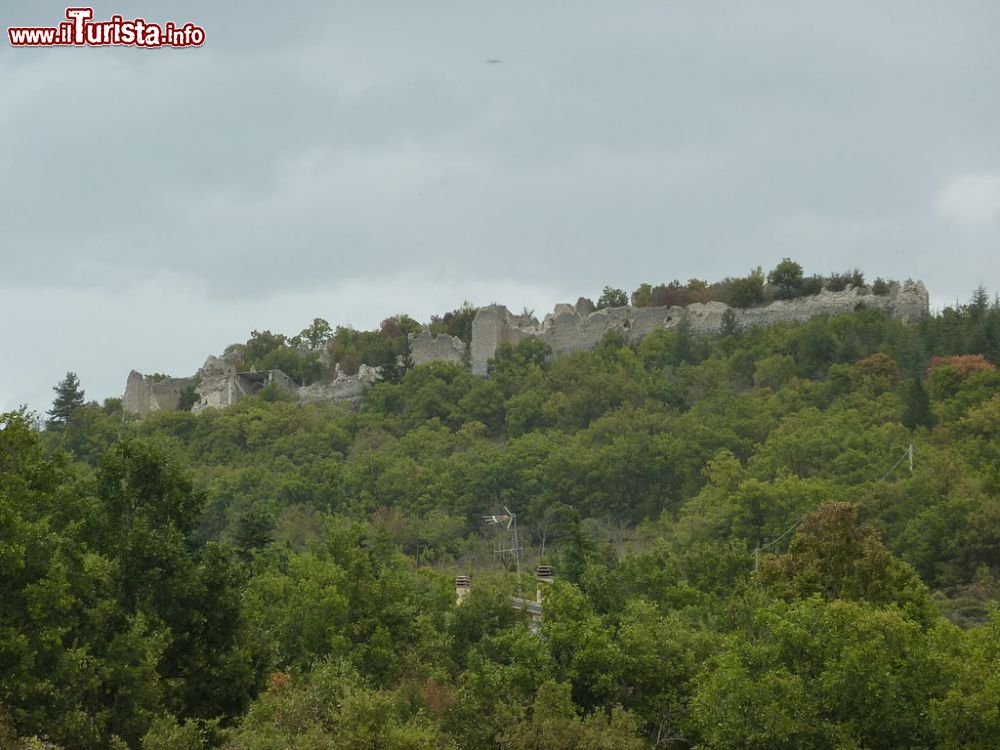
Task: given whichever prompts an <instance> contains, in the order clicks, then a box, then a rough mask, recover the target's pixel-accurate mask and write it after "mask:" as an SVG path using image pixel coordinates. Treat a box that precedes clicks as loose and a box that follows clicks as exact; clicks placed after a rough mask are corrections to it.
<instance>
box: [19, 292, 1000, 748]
mask: <svg viewBox="0 0 1000 750" xmlns="http://www.w3.org/2000/svg"><path fill="white" fill-rule="evenodd" d="M757 280H758V281H760V282H761V284H763V276H762V275H758V276H757ZM693 281H696V280H693ZM807 281H808V280H807ZM756 283H757V282H756V281H754V282H753V283H752V285H754V286H755V285H756ZM803 283H805V282H803ZM697 286H698V285H697V284H695V287H697ZM683 288H684V289H685V290H687V293H692V292H691V289H692V287H691V286H690V284H689V285H687V286H684V287H683ZM680 289H681V285H678V286H677V287H676V288H674V289H672V290H670V291H671V293H674V292H679V291H680ZM647 291H648V292H649V294H650V295H652V294H653V292H654V291H655V289H654V288H652V287H651V288H650V289H649V290H647ZM463 315H464V313H462V311H456V314H455V315H453V316H452V317H451V318H449V319H448V321H447V323H445V322H444V321H441V322H440V323H439V325H441V326H446V325H452V324H454V326H455V327H454V329H453V330H455V331H457V332H459V333H460V332H461V330H463V327H464V326H465V323H464V322H463V320H464V319H463V317H462V316H463ZM322 323H323V321H320V320H317V321H315V322H314V325H313V326H311V327H310V328H307V329H306V330H305V331H303V333H302V334H301V337H302V341H306V340H309V339H310V337H313V338H315V339H316V342H319V343H320V345H321V346H323V347H327V351H328V353H330V354H331V356H332V357H333V358H334V360H337V358H338V357H339V360H337V361H339V362H340V363H341V364H344V363H347V362H349V359H350V357H351V356H352V355H359V353H362V352H364V353H365V354H364V356H366V357H382V358H384V359H386V360H387V359H388V358H389V357H390V356H391V357H393V361H394V363H395V364H396V366H397V367H398V370H397V372H396V375H395V377H394V378H393V379H392V380H391V381H389V382H383V383H380V384H378V385H376V386H374V387H372V388H371V390H370V391H369V392H368V394H367V397H366V399H365V401H364V404H363V405H362V406H361V407H360V408H359V409H358V410H356V411H351V410H348V409H347V408H345V407H343V406H341V405H336V404H310V405H306V406H299V405H297V404H295V403H292V402H289V401H285V400H280V399H268V398H266V397H261V396H258V397H248V398H245V399H243V400H242V401H240V402H239V403H238V404H236V405H235V406H233V407H230V408H229V409H226V410H221V411H220V410H213V409H209V410H206V411H204V412H203V413H201V414H198V415H194V414H191V413H189V412H173V413H157V414H154V415H152V416H151V417H150V418H148V419H147V420H145V421H144V422H141V423H135V422H133V421H130V420H127V419H125V418H124V416H123V415H122V412H121V409H120V404H117V403H115V402H113V401H110V400H109V402H107V403H105V405H104V406H98V405H96V404H86V405H78V406H76V407H75V408H74V410H73V418H72V419H71V420H70V421H69V422H68V423H67V424H66V425H65V428H64V429H59V430H46V431H38V430H37V428H36V426H35V424H36V420H35V419H34V418H33V417H32V415H30V414H25V413H23V412H15V413H8V414H4V415H2V416H0V597H2V599H0V600H2V602H3V607H2V608H0V746H4V747H13V748H21V747H24V748H29V747H31V748H37V747H49V748H52V747H56V748H66V749H67V750H70V749H73V750H75V749H77V748H79V749H81V750H90V749H91V748H116V750H121V749H122V748H136V749H137V750H138V749H140V748H141V749H144V750H159V749H161V748H163V749H165V748H180V749H181V750H188V749H190V750H205V749H206V748H232V749H233V750H237V749H239V750H243V749H246V750H266V749H269V748H275V749H277V748H287V747H303V748H376V747H378V748H424V747H426V748H456V749H458V750H466V749H468V750H474V749H475V750H479V748H491V747H492V748H498V749H505V750H520V749H521V748H562V747H566V748H644V747H645V748H677V749H679V748H689V747H700V748H751V747H757V748H782V747H787V748H801V747H816V748H861V747H865V748H898V747H928V748H929V747H942V748H984V749H985V748H994V747H996V746H997V741H998V738H1000V709H998V706H1000V681H998V678H997V675H998V674H1000V647H998V645H997V644H998V643H1000V615H998V614H997V610H996V603H997V601H998V599H1000V468H998V467H1000V428H998V425H1000V395H998V393H1000V387H998V386H1000V375H998V373H997V371H996V365H997V363H998V355H1000V350H998V348H997V344H998V342H1000V305H998V304H997V303H996V302H995V301H994V302H990V301H989V299H988V298H986V297H985V296H984V294H981V293H979V292H977V294H976V295H975V296H974V297H973V299H972V301H971V302H970V303H969V304H968V305H963V306H960V307H958V308H956V309H949V310H946V311H944V312H943V313H941V314H939V315H935V316H932V317H929V318H928V319H926V320H924V321H922V322H920V323H918V324H915V325H911V326H904V325H902V324H900V323H899V322H898V321H895V320H892V319H891V318H888V317H886V316H884V315H883V314H881V313H878V312H875V311H872V310H858V311H856V312H854V313H852V314H849V315H843V316H838V317H833V318H828V317H818V318H815V319H813V320H811V321H809V322H807V323H785V324H779V325H775V326H772V327H770V328H766V329H764V328H753V329H749V330H742V331H738V330H735V329H733V330H730V331H728V333H727V334H726V335H723V336H720V337H717V338H715V339H710V340H709V339H702V338H698V337H696V336H693V335H692V334H691V332H690V330H689V329H686V328H684V327H678V328H675V329H673V330H670V331H657V332H654V333H652V334H650V335H648V336H646V337H645V338H643V339H642V340H641V341H638V342H636V343H633V344H629V343H627V342H625V341H624V340H622V339H620V338H616V337H614V336H609V337H608V338H606V339H605V340H604V341H603V342H602V343H601V345H600V346H598V347H597V348H596V349H595V350H593V351H591V352H577V353H574V354H569V355H564V356H559V357H552V356H551V352H550V351H549V350H548V349H547V347H545V345H544V344H542V343H541V342H540V341H538V340H536V339H527V340H525V341H522V342H520V343H518V344H516V345H513V346H511V345H505V346H502V347H501V348H499V349H498V351H497V355H496V357H495V359H494V360H493V361H492V362H491V364H490V368H489V375H488V377H486V378H481V377H477V376H473V375H472V374H471V373H470V372H469V370H468V369H467V368H466V367H463V366H461V365H456V364H444V363H435V364H429V365H423V366H420V367H410V366H408V365H407V363H406V362H405V357H404V358H403V361H402V362H401V361H400V360H397V359H395V358H396V357H399V356H402V355H403V354H404V353H405V346H404V344H403V342H404V341H405V334H406V332H407V331H409V330H412V324H411V323H410V322H409V319H406V318H405V317H404V316H400V317H397V318H393V319H389V320H388V321H387V322H386V323H385V324H383V326H382V329H381V330H380V331H379V332H377V333H374V334H373V335H372V336H362V335H360V334H359V332H356V331H354V332H352V331H351V330H350V329H335V330H334V331H332V332H331V331H330V330H328V327H325V326H323V325H322ZM369 333H372V332H369ZM277 336H278V335H276V334H269V333H268V332H266V331H265V332H263V333H256V334H255V335H254V336H253V337H251V342H250V343H249V344H248V349H249V354H246V356H248V357H251V358H259V359H255V360H254V361H259V362H261V363H263V362H266V361H267V358H268V357H270V356H272V354H273V353H274V352H283V351H300V352H302V353H303V355H305V354H307V353H308V352H311V351H313V349H311V348H310V347H312V346H313V343H314V342H313V341H312V340H309V341H308V346H298V345H292V344H290V343H289V341H288V340H283V339H281V338H278V337H277ZM302 341H300V342H299V344H301V343H302ZM394 347H395V348H394ZM282 356H284V355H282ZM911 455H912V457H913V462H912V465H911V462H910V460H909V459H910V456H911ZM505 507H506V508H510V509H512V510H514V511H515V512H516V514H517V522H518V530H519V534H520V540H521V543H522V544H523V546H524V548H525V558H524V560H523V561H522V565H521V568H522V571H529V570H531V568H532V567H533V566H534V565H535V564H536V563H545V564H548V565H551V566H553V567H554V569H555V571H556V577H555V582H554V583H553V584H552V585H548V584H547V583H543V584H539V587H544V588H543V589H542V590H541V594H542V596H543V599H542V602H543V619H542V623H541V625H540V628H536V627H533V625H532V623H531V622H530V620H529V619H528V617H527V615H526V614H525V613H524V612H523V611H522V610H517V609H514V608H513V607H512V606H511V600H510V597H511V596H512V595H515V594H517V593H518V592H519V591H520V593H521V595H522V596H526V597H529V598H533V597H535V595H536V582H535V580H534V578H533V576H531V575H530V574H529V573H527V572H524V573H522V575H521V577H520V578H518V576H517V575H516V573H515V569H516V566H515V565H514V564H513V561H512V560H511V558H510V557H509V556H507V557H503V558H501V559H497V558H496V557H495V556H494V553H493V550H494V546H495V545H496V544H497V543H498V542H504V540H505V539H506V540H507V541H508V542H509V539H508V538H507V537H504V536H503V534H508V533H509V532H508V531H506V530H498V529H497V527H495V526H492V525H487V524H485V523H484V521H483V516H485V515H490V514H495V513H498V512H504V511H503V509H504V508H505ZM501 546H502V545H501ZM458 574H464V575H471V577H472V587H471V590H470V593H469V595H468V597H467V598H466V599H465V600H464V601H463V603H462V604H460V605H459V604H456V598H455V592H454V588H453V578H454V576H455V575H458Z"/></svg>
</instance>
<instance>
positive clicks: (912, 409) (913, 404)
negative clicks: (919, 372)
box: [901, 377, 934, 430]
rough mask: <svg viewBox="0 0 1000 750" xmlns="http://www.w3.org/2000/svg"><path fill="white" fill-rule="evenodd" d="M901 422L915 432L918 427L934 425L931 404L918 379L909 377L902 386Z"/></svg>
mask: <svg viewBox="0 0 1000 750" xmlns="http://www.w3.org/2000/svg"><path fill="white" fill-rule="evenodd" d="M901 421H902V422H903V424H904V425H905V426H906V427H907V428H908V429H910V430H915V429H917V428H918V427H931V426H933V424H934V413H933V412H932V411H931V402H930V399H929V398H928V397H927V391H926V390H925V389H924V384H923V383H922V382H920V378H919V377H911V378H910V379H909V380H908V381H906V385H904V386H903V416H902V420H901Z"/></svg>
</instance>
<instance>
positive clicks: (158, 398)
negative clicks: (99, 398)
mask: <svg viewBox="0 0 1000 750" xmlns="http://www.w3.org/2000/svg"><path fill="white" fill-rule="evenodd" d="M196 382H197V379H196V378H194V377H191V378H159V379H156V380H154V379H153V378H152V377H151V376H149V375H143V374H142V373H141V372H138V371H137V370H132V372H130V373H129V374H128V380H127V381H126V382H125V394H124V396H122V409H123V410H124V411H125V412H126V413H128V414H134V415H135V416H137V417H138V418H139V419H145V418H146V417H148V416H149V415H150V414H152V413H153V412H157V411H177V407H178V406H179V405H180V400H181V392H182V391H183V390H184V389H185V388H187V387H189V386H191V385H194V384H195V383H196Z"/></svg>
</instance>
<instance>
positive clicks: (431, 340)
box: [123, 281, 929, 419]
mask: <svg viewBox="0 0 1000 750" xmlns="http://www.w3.org/2000/svg"><path fill="white" fill-rule="evenodd" d="M928 307H929V298H928V294H927V289H926V288H925V287H924V285H923V284H922V283H921V282H919V281H916V282H912V281H909V282H906V283H904V284H893V285H891V287H890V289H889V291H888V293H887V294H875V293H873V292H872V291H871V290H870V289H869V288H868V287H851V286H848V287H847V288H846V289H844V290H843V291H838V292H831V291H829V290H827V289H823V290H822V291H821V292H820V293H819V294H815V295H812V296H808V297H798V298H796V299H790V300H777V301H774V302H771V303H770V304H768V305H763V306H761V307H750V308H734V307H730V306H729V305H726V304H724V303H722V302H696V303H692V304H690V305H687V306H686V307H632V306H625V307H609V308H605V309H602V310H598V309H596V307H595V305H594V303H593V302H591V301H590V300H588V299H585V298H583V297H581V298H580V299H579V300H577V302H576V304H573V305H570V304H559V305H556V307H555V310H554V311H553V312H551V313H549V314H548V315H546V316H545V318H544V319H543V320H542V321H541V322H539V321H538V320H537V319H536V318H535V317H534V316H532V315H514V314H512V313H511V312H510V311H509V310H508V309H507V308H506V307H504V306H503V305H495V304H494V305H488V306H486V307H481V308H480V309H479V311H478V312H477V313H476V317H475V319H474V320H473V322H472V338H471V342H470V343H469V345H468V346H466V343H465V342H464V341H462V340H461V339H459V338H456V337H454V336H449V335H447V334H437V335H433V334H431V333H430V332H429V331H427V330H424V331H422V332H421V333H419V334H416V335H411V336H410V341H409V344H410V360H411V362H412V363H413V364H414V365H422V364H427V363H429V362H453V363H457V364H468V365H469V366H470V367H471V368H472V372H473V373H475V374H477V375H485V374H486V371H487V365H488V363H489V361H490V360H491V359H492V358H493V356H494V355H495V354H496V350H497V347H498V346H500V345H501V344H505V343H511V344H515V343H517V342H518V341H521V340H522V339H525V338H528V337H535V338H538V339H541V340H542V341H544V342H545V343H546V344H548V345H549V346H550V347H551V349H552V353H553V354H564V353H566V352H572V351H580V350H585V349H593V348H594V347H596V346H597V345H598V344H599V343H600V342H601V340H602V339H603V338H604V336H605V335H606V334H607V333H609V332H616V333H619V334H621V335H622V336H624V337H625V338H626V339H627V340H629V341H636V340H638V339H640V338H642V337H643V336H645V335H646V334H648V333H650V332H652V331H654V330H656V329H657V328H666V329H670V328H675V327H676V326H678V325H680V323H681V321H686V322H687V324H688V325H689V326H690V328H691V331H692V332H693V333H695V334H699V335H712V334H717V333H719V332H720V331H721V330H722V328H723V325H724V323H725V321H726V318H727V317H729V319H730V321H731V322H733V323H735V325H736V326H738V327H739V328H750V327H752V326H761V325H763V326H766V325H772V324H774V323H778V322H781V321H802V322H804V321H807V320H809V319H810V318H812V317H813V316H814V315H837V314H841V313H850V312H854V311H855V310H858V309H862V308H868V309H873V310H881V311H884V312H885V313H887V314H889V315H891V316H892V317H894V318H896V319H898V320H900V321H902V322H904V323H912V322H915V321H918V320H920V319H921V318H922V317H924V316H925V315H926V314H927V312H928ZM729 311H731V313H730V314H729V315H728V316H727V313H728V312H729ZM241 362H242V352H241V347H240V346H239V345H234V346H231V347H229V348H228V349H227V350H226V352H225V353H224V354H223V355H222V356H221V357H209V358H208V359H207V360H206V361H205V364H204V365H203V366H202V368H201V369H200V370H199V371H198V373H197V374H196V375H194V376H192V377H188V378H170V377H167V378H155V377H153V376H146V375H142V374H141V373H139V372H136V371H135V370H133V371H132V372H131V373H129V376H128V381H127V384H126V387H125V396H124V399H123V407H124V409H125V410H126V411H127V412H130V413H132V414H135V415H137V416H138V417H139V418H140V419H144V418H145V417H147V416H149V415H150V414H152V413H153V412H156V411H175V410H176V409H177V408H178V407H179V405H180V399H181V394H182V392H183V391H184V390H185V389H186V388H188V387H191V386H193V387H194V392H195V394H196V395H197V397H198V400H197V401H196V403H195V404H194V405H193V406H192V408H191V411H193V412H200V411H203V410H204V409H208V408H217V409H221V408H224V407H226V406H230V405H231V404H234V403H236V402H237V401H239V400H240V399H241V398H243V397H244V396H249V395H253V394H255V393H258V392H259V391H260V390H261V389H262V388H264V386H266V385H269V384H273V385H274V386H276V387H278V388H281V389H283V390H284V391H286V392H287V393H289V394H290V395H292V396H294V397H297V398H298V400H299V402H300V403H306V402H310V401H342V402H346V403H348V404H357V403H359V402H360V401H361V399H362V398H363V396H364V392H365V390H366V389H367V388H368V387H369V386H370V385H372V384H373V383H376V382H378V381H379V380H381V378H382V374H381V371H380V370H379V368H375V367H369V366H368V365H361V367H360V368H359V370H358V372H357V373H356V374H351V375H348V374H346V373H342V372H339V371H337V372H336V373H335V376H334V377H333V378H332V379H331V380H329V381H326V382H322V381H321V382H317V383H313V384H311V385H308V386H302V387H300V386H298V385H297V384H296V383H295V382H294V381H292V379H291V378H289V377H288V376H287V375H285V374H284V373H283V372H281V371H280V370H269V371H265V372H256V371H249V372H240V371H238V369H239V364H240V363H241Z"/></svg>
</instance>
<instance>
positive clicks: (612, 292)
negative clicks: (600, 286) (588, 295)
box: [597, 286, 628, 310]
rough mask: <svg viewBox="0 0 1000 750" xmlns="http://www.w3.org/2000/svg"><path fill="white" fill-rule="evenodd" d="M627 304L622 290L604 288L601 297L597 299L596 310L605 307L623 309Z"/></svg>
mask: <svg viewBox="0 0 1000 750" xmlns="http://www.w3.org/2000/svg"><path fill="white" fill-rule="evenodd" d="M627 304H628V295H627V294H626V293H625V290H624V289H616V288H615V287H613V286H606V287H604V291H602V292H601V296H600V297H598V298H597V309H598V310H602V309H604V308H605V307H625V305H627Z"/></svg>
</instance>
